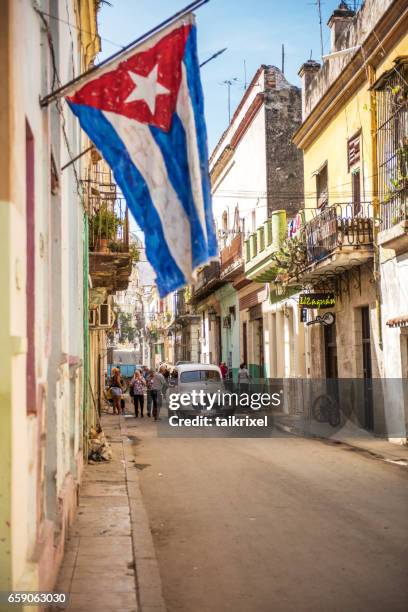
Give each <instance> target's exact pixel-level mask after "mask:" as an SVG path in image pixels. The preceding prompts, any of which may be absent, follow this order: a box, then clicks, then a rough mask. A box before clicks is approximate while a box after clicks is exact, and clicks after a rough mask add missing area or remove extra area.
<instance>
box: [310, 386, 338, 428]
mask: <svg viewBox="0 0 408 612" xmlns="http://www.w3.org/2000/svg"><path fill="white" fill-rule="evenodd" d="M333 403H334V401H333V400H332V398H331V397H330V395H326V394H325V393H323V394H322V395H318V396H317V397H316V399H315V400H314V402H313V404H312V416H313V418H314V419H315V421H317V422H318V423H327V421H328V420H329V417H330V414H331V412H332V410H333Z"/></svg>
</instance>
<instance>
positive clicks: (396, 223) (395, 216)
mask: <svg viewBox="0 0 408 612" xmlns="http://www.w3.org/2000/svg"><path fill="white" fill-rule="evenodd" d="M380 215H381V216H380V219H381V225H380V231H379V233H378V244H379V245H380V246H382V247H384V248H386V249H393V250H395V252H396V254H400V253H404V252H407V251H408V189H404V190H401V191H400V192H399V193H398V194H396V195H395V196H394V197H392V198H390V199H389V201H388V202H382V203H381V212H380Z"/></svg>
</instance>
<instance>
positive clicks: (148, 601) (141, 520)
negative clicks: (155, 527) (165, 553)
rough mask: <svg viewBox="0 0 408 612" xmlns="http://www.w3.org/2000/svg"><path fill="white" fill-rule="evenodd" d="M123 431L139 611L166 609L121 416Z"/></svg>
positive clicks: (136, 475)
mask: <svg viewBox="0 0 408 612" xmlns="http://www.w3.org/2000/svg"><path fill="white" fill-rule="evenodd" d="M120 433H121V436H122V445H123V454H124V458H125V475H126V487H127V492H128V498H129V509H130V524H131V531H132V547H133V556H134V560H135V575H136V595H137V601H138V608H139V611H140V612H166V610H167V608H166V604H165V601H164V598H163V592H162V583H161V577H160V571H159V564H158V561H157V556H156V551H155V548H154V544H153V538H152V534H151V531H150V525H149V518H148V515H147V512H146V508H145V506H144V503H143V498H142V492H141V490H140V481H139V474H138V473H137V470H132V471H131V470H130V469H129V468H130V466H131V465H133V461H132V460H133V459H134V456H133V453H132V450H131V443H130V442H129V441H128V440H126V437H127V430H126V426H125V425H124V423H123V419H122V418H120Z"/></svg>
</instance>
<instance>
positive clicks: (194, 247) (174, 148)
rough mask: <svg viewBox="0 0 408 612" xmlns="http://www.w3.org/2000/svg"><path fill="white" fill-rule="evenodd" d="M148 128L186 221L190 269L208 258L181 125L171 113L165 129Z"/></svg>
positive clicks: (184, 134)
mask: <svg viewBox="0 0 408 612" xmlns="http://www.w3.org/2000/svg"><path fill="white" fill-rule="evenodd" d="M149 128H150V131H151V133H152V135H153V138H154V140H155V141H156V143H157V145H158V146H159V148H160V151H161V154H162V155H163V159H164V163H165V164H166V169H167V174H168V177H169V180H170V182H171V184H172V185H173V188H174V190H175V191H176V193H177V196H178V199H179V200H180V202H181V204H182V206H183V208H184V210H185V211H186V215H187V217H188V220H189V222H190V228H191V230H190V235H191V251H192V263H193V268H196V267H197V266H199V265H200V264H203V263H205V262H206V261H207V260H208V249H207V240H206V238H205V235H204V232H203V228H202V226H201V222H200V219H199V216H198V213H197V209H196V207H195V203H194V197H193V191H192V187H191V181H190V172H189V164H188V154H187V139H186V133H185V130H184V126H183V124H182V123H181V120H180V117H179V116H178V115H177V114H174V115H173V121H172V124H171V129H170V131H169V132H163V130H161V129H159V128H157V127H155V126H153V125H150V126H149Z"/></svg>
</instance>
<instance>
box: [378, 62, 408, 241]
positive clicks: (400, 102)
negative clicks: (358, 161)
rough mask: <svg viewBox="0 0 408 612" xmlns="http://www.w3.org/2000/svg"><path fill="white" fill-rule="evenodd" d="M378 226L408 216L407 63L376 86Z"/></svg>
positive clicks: (388, 226)
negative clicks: (379, 219)
mask: <svg viewBox="0 0 408 612" xmlns="http://www.w3.org/2000/svg"><path fill="white" fill-rule="evenodd" d="M377 123H378V131H377V142H378V179H379V181H378V182H379V198H380V205H381V229H382V230H384V229H389V228H390V227H392V226H393V225H396V224H397V223H399V222H400V221H403V220H405V219H407V218H408V206H407V194H408V65H407V64H400V65H397V67H396V68H395V69H393V70H392V71H390V73H389V74H388V76H387V78H385V79H384V80H383V81H382V82H381V84H380V86H379V87H378V89H377Z"/></svg>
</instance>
